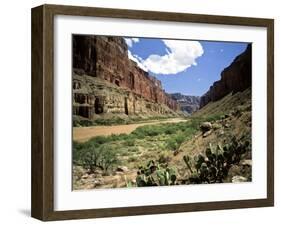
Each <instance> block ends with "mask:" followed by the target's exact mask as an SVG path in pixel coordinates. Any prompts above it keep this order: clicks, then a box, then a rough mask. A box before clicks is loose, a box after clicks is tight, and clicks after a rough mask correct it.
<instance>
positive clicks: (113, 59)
mask: <svg viewBox="0 0 281 226" xmlns="http://www.w3.org/2000/svg"><path fill="white" fill-rule="evenodd" d="M127 51H128V48H127V45H126V43H125V41H124V39H123V38H121V37H105V36H88V35H74V36H73V106H74V108H73V111H74V114H75V115H80V116H83V117H86V118H92V116H93V115H95V114H102V113H122V114H123V113H125V114H127V115H129V114H141V113H148V112H149V113H157V114H165V113H167V112H172V111H177V110H178V109H179V106H178V104H177V102H176V101H175V100H173V99H172V98H171V97H170V96H169V95H167V94H166V93H165V91H164V90H163V88H162V85H161V82H160V81H159V80H157V79H156V78H155V77H152V76H150V75H149V74H148V73H147V72H145V71H143V70H142V69H140V68H139V67H138V66H137V64H136V63H135V62H133V61H131V60H130V59H129V58H128V53H127Z"/></svg>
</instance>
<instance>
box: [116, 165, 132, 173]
mask: <svg viewBox="0 0 281 226" xmlns="http://www.w3.org/2000/svg"><path fill="white" fill-rule="evenodd" d="M116 171H117V172H128V171H129V169H128V167H127V166H118V167H117V169H116Z"/></svg>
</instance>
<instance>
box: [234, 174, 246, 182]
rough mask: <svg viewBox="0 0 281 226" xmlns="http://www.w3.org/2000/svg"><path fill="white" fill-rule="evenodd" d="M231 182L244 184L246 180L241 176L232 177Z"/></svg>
mask: <svg viewBox="0 0 281 226" xmlns="http://www.w3.org/2000/svg"><path fill="white" fill-rule="evenodd" d="M231 181H232V183H241V182H246V181H247V178H246V177H242V176H234V177H232V179H231Z"/></svg>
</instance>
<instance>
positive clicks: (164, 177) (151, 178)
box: [136, 160, 177, 187]
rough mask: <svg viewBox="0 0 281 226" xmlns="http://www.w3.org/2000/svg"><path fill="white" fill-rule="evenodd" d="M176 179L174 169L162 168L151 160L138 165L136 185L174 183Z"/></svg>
mask: <svg viewBox="0 0 281 226" xmlns="http://www.w3.org/2000/svg"><path fill="white" fill-rule="evenodd" d="M176 179H177V176H176V169H174V168H169V167H165V168H164V167H162V166H161V165H160V164H156V163H155V162H154V161H153V160H151V161H149V162H148V164H147V165H146V166H140V167H139V170H138V176H137V178H136V183H137V186H138V187H146V186H164V185H175V184H176V183H175V182H176Z"/></svg>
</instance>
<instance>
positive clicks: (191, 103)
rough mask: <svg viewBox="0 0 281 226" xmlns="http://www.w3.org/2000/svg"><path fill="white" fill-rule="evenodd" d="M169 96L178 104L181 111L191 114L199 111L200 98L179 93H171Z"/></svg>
mask: <svg viewBox="0 0 281 226" xmlns="http://www.w3.org/2000/svg"><path fill="white" fill-rule="evenodd" d="M170 96H171V97H172V98H173V99H174V100H176V101H177V102H178V104H179V105H180V109H181V111H183V112H185V113H187V114H192V113H193V112H195V111H197V110H198V109H199V105H200V97H199V96H188V95H183V94H181V93H173V94H170Z"/></svg>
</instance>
